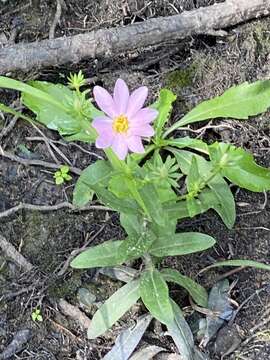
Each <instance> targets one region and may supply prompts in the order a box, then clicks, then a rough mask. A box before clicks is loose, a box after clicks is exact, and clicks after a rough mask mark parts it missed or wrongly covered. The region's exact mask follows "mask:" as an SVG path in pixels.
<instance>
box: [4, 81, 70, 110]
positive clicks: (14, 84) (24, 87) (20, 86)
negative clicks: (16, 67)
mask: <svg viewBox="0 0 270 360" xmlns="http://www.w3.org/2000/svg"><path fill="white" fill-rule="evenodd" d="M0 87H3V88H7V89H12V90H17V91H21V92H23V93H25V94H28V95H31V96H34V97H36V98H37V99H39V100H41V101H47V102H48V103H49V104H52V105H54V106H56V107H58V108H62V110H64V109H65V107H64V105H63V104H61V103H60V102H59V101H57V100H55V99H54V98H53V97H52V96H51V95H50V94H47V93H46V92H44V91H41V90H40V89H36V88H35V87H33V86H30V85H28V84H25V83H23V82H21V81H17V80H14V79H11V78H8V77H5V76H0Z"/></svg>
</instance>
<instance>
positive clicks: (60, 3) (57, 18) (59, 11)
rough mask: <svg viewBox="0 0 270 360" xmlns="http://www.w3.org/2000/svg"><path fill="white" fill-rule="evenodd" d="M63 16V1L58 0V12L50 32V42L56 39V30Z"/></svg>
mask: <svg viewBox="0 0 270 360" xmlns="http://www.w3.org/2000/svg"><path fill="white" fill-rule="evenodd" d="M61 14H62V1H61V0H56V12H55V15H54V19H53V22H52V24H51V27H50V31H49V39H50V40H52V39H54V35H55V28H56V26H57V24H58V23H59V21H60V18H61Z"/></svg>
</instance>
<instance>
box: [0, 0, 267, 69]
mask: <svg viewBox="0 0 270 360" xmlns="http://www.w3.org/2000/svg"><path fill="white" fill-rule="evenodd" d="M269 13H270V0H227V1H225V2H224V3H217V4H215V5H212V6H208V7H202V8H199V9H197V10H192V11H186V12H183V13H181V14H179V15H175V16H170V17H159V18H154V19H149V20H146V21H144V22H141V23H135V24H132V25H128V26H125V27H118V28H109V29H100V30H97V31H91V32H89V33H85V34H79V35H75V36H71V37H60V38H57V39H52V40H43V41H40V42H34V43H29V44H17V45H13V46H10V47H6V48H2V49H0V74H7V73H8V72H11V71H16V70H23V71H27V70H31V69H33V68H35V69H37V68H42V67H49V66H56V65H61V64H65V63H69V62H72V63H78V62H79V61H81V60H83V59H87V58H98V57H110V56H113V55H117V54H120V53H123V52H127V51H128V52H129V51H134V50H136V49H138V48H145V47H149V46H153V45H160V44H163V43H166V42H172V41H177V40H179V39H183V38H185V37H187V36H190V35H194V34H205V33H209V32H211V31H213V30H218V29H224V28H226V27H230V26H233V25H236V24H239V23H242V22H245V21H247V20H250V19H254V18H258V17H261V16H267V15H269Z"/></svg>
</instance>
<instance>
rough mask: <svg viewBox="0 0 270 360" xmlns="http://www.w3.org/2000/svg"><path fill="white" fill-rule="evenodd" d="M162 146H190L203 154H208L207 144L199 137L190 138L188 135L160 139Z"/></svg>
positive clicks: (179, 147)
mask: <svg viewBox="0 0 270 360" xmlns="http://www.w3.org/2000/svg"><path fill="white" fill-rule="evenodd" d="M162 145H163V146H174V147H176V148H178V149H183V148H191V149H194V150H197V151H200V152H202V153H204V154H207V155H208V154H209V150H208V145H207V144H206V143H205V142H203V141H202V140H199V139H192V138H190V137H189V136H186V137H182V138H176V139H169V140H163V141H162Z"/></svg>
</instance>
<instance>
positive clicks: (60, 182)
mask: <svg viewBox="0 0 270 360" xmlns="http://www.w3.org/2000/svg"><path fill="white" fill-rule="evenodd" d="M63 182H64V179H63V178H62V177H61V176H56V177H55V184H56V185H61V184H63Z"/></svg>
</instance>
